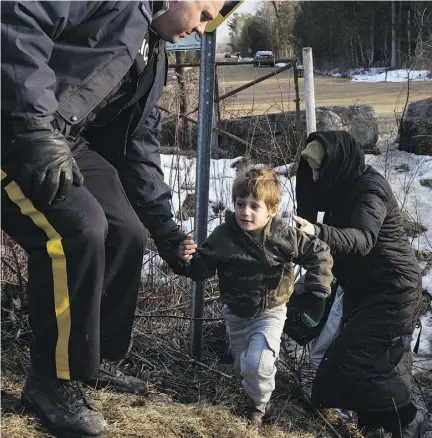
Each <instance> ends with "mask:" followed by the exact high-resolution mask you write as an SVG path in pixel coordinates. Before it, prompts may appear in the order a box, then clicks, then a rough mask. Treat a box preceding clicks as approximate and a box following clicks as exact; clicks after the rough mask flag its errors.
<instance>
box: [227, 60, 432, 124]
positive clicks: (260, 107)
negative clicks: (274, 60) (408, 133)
mask: <svg viewBox="0 0 432 438" xmlns="http://www.w3.org/2000/svg"><path fill="white" fill-rule="evenodd" d="M270 72H271V68H270V67H261V68H259V69H255V68H253V66H252V65H239V66H226V67H218V76H219V84H220V85H219V87H220V94H223V93H225V92H227V91H229V90H231V89H233V88H235V87H239V86H240V85H243V84H246V83H247V82H249V81H252V80H254V79H255V77H259V76H262V75H265V74H267V73H270ZM299 88H300V99H301V108H302V109H303V108H304V106H303V103H304V82H303V79H302V78H300V79H299ZM409 92H410V101H415V100H420V99H425V98H426V97H430V96H432V81H423V82H411V84H410V90H409ZM406 96H407V85H406V83H392V82H380V83H368V82H351V81H350V80H348V79H339V78H330V77H325V76H316V77H315V99H316V106H325V105H353V104H371V105H373V106H374V108H375V111H376V113H377V115H378V116H379V117H385V118H391V117H394V114H395V112H397V113H400V112H401V111H402V110H403V107H404V105H405V101H406ZM294 98H295V93H294V80H293V76H292V70H288V71H285V72H283V73H281V74H280V75H278V77H277V78H271V79H267V80H266V81H264V82H261V83H260V84H258V85H255V86H254V87H251V88H249V89H247V90H244V91H242V92H240V93H239V94H237V95H235V96H234V97H232V98H228V99H227V100H226V103H225V110H226V111H228V112H229V113H231V112H232V113H236V114H239V113H240V114H241V113H243V114H250V113H251V112H252V111H253V113H254V114H260V113H264V112H267V111H270V112H278V111H281V110H284V111H289V110H294V109H295V104H294V102H293V100H294Z"/></svg>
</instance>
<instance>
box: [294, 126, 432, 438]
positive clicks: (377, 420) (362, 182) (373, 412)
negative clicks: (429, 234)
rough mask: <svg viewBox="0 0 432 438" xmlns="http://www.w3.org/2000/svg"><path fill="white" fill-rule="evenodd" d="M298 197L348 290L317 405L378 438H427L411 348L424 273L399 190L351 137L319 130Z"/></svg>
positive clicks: (301, 218) (305, 222)
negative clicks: (350, 416) (341, 411)
mask: <svg viewBox="0 0 432 438" xmlns="http://www.w3.org/2000/svg"><path fill="white" fill-rule="evenodd" d="M296 197H297V205H298V207H297V213H298V217H295V220H296V221H297V224H298V225H299V226H300V229H302V230H304V231H305V232H309V233H311V234H315V235H316V236H318V237H319V238H320V239H321V240H323V241H324V242H325V243H327V245H329V247H330V249H331V252H332V255H333V258H334V268H333V274H334V275H335V277H336V278H337V280H338V281H339V284H340V286H341V287H342V288H343V290H344V327H343V329H342V332H341V334H340V335H339V337H338V338H337V339H336V340H335V341H334V342H333V343H332V344H331V345H330V347H329V349H328V350H327V352H326V354H325V356H324V358H323V360H322V362H321V364H320V367H319V369H318V371H317V374H316V378H315V382H314V387H313V391H312V402H313V404H314V405H315V406H316V407H318V408H330V407H334V408H345V409H350V410H355V411H357V413H358V417H359V426H360V427H361V428H363V429H364V430H366V431H374V432H372V434H374V435H373V436H380V434H382V433H383V429H384V430H385V431H387V432H390V433H392V437H403V438H408V437H420V436H421V435H422V434H423V433H424V431H425V430H426V429H427V428H428V424H427V423H428V421H427V419H426V417H425V415H424V414H423V413H422V412H421V411H418V410H417V408H416V407H415V406H414V404H413V403H412V401H411V379H412V355H411V350H410V343H411V337H412V333H413V331H414V328H415V326H416V323H417V321H418V318H419V309H420V299H421V274H420V269H419V266H418V263H417V260H416V258H415V255H414V252H413V249H412V247H411V245H410V244H409V242H408V239H407V236H406V234H405V232H404V229H403V227H402V218H401V215H400V210H399V207H398V205H397V202H396V199H395V197H394V195H393V193H392V190H391V188H390V185H389V184H388V182H387V181H386V180H385V179H384V178H383V177H382V176H381V174H380V173H378V172H377V171H376V170H375V169H374V168H372V167H371V166H368V165H366V164H365V157H364V154H363V152H362V151H361V150H360V147H359V146H358V144H357V143H356V141H355V139H354V138H353V137H352V136H351V135H350V134H349V133H347V132H344V131H328V132H316V133H312V134H311V135H310V136H309V138H308V140H307V147H306V148H305V150H304V151H303V153H302V158H301V160H300V164H299V167H298V171H297V185H296ZM318 211H321V212H325V215H324V220H323V223H322V224H319V223H316V221H317V213H318ZM367 433H369V434H370V436H372V435H371V432H367ZM377 433H378V435H377Z"/></svg>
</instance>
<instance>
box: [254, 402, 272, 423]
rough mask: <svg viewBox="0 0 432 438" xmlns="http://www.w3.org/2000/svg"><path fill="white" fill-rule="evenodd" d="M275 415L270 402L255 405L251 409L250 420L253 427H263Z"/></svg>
mask: <svg viewBox="0 0 432 438" xmlns="http://www.w3.org/2000/svg"><path fill="white" fill-rule="evenodd" d="M272 414H273V406H272V404H271V403H270V402H268V403H263V404H261V405H254V406H252V405H251V407H250V408H249V412H248V420H249V423H250V424H252V426H257V427H262V426H263V425H264V423H265V422H266V421H268V420H269V419H270V418H271V416H272Z"/></svg>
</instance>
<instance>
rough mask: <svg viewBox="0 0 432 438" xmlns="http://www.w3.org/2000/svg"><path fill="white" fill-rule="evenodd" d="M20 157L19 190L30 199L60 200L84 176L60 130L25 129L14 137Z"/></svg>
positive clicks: (47, 201) (45, 201)
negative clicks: (30, 130) (20, 187)
mask: <svg viewBox="0 0 432 438" xmlns="http://www.w3.org/2000/svg"><path fill="white" fill-rule="evenodd" d="M15 145H16V147H17V151H18V156H19V160H20V172H21V178H22V180H21V181H20V182H21V184H22V190H23V192H24V193H25V195H26V196H28V197H29V198H30V199H31V200H32V201H36V202H38V203H41V204H49V205H51V204H53V203H56V202H60V201H62V200H63V199H64V198H65V197H66V195H67V193H68V191H69V190H70V188H71V187H72V185H76V186H80V185H82V183H83V181H84V178H83V176H82V175H81V172H80V170H79V168H78V165H77V164H76V162H75V160H74V158H73V156H72V152H71V150H70V148H69V146H68V144H67V142H66V139H65V138H64V136H63V135H62V134H60V133H59V132H49V131H44V132H28V133H24V134H20V135H18V136H17V137H16V139H15Z"/></svg>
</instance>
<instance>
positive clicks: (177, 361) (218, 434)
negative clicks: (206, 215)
mask: <svg viewBox="0 0 432 438" xmlns="http://www.w3.org/2000/svg"><path fill="white" fill-rule="evenodd" d="M8 245H12V248H13V250H14V251H15V252H16V254H15V255H16V258H15V259H16V260H18V261H19V264H18V265H15V264H14V263H13V260H14V256H13V251H12V252H11V250H9V249H8V250H7V252H6V255H7V256H6V257H4V258H3V260H2V261H3V265H2V274H3V281H2V294H3V296H4V293H5V290H8V291H9V292H8V293H9V295H10V297H9V298H10V299H8V300H5V301H4V302H2V330H1V335H2V357H1V364H2V381H1V389H2V406H1V412H2V424H1V431H2V436H3V437H7V438H21V437H43V436H50V435H49V434H48V433H47V432H46V431H45V430H44V429H43V428H42V426H41V425H40V423H39V421H38V420H37V418H35V417H34V416H33V415H31V414H30V413H28V412H23V411H22V409H21V408H20V403H19V398H20V392H21V389H22V385H23V382H24V379H25V374H26V370H27V368H28V366H29V350H28V343H29V340H30V338H31V332H30V328H29V324H28V315H27V311H26V302H25V300H23V303H22V305H21V301H20V296H23V295H22V294H20V293H17V290H18V289H19V287H18V285H17V279H16V277H17V275H16V273H17V271H18V272H20V273H21V274H22V277H23V281H26V278H25V275H24V273H25V270H24V269H23V268H24V266H25V259H26V257H25V254H24V253H23V252H22V250H19V248H18V247H17V246H16V245H14V244H12V242H11V241H9V242H8ZM5 261H8V264H7V265H5V263H4V262H5ZM190 285H191V284H190V281H189V280H186V279H183V278H177V277H175V276H173V275H172V274H169V273H168V270H167V268H166V266H164V265H160V264H159V263H158V260H157V258H156V257H149V259H148V261H147V264H146V266H145V269H144V271H143V281H142V285H141V290H140V293H139V300H138V306H137V317H136V320H135V325H134V335H133V338H134V344H133V348H132V350H131V352H130V354H129V356H128V357H127V358H126V359H125V360H124V361H122V362H121V363H120V364H119V366H120V367H121V368H122V369H123V370H124V371H125V372H127V373H130V374H132V375H135V376H138V377H141V378H148V379H149V387H150V396H149V398H142V397H136V396H130V395H120V394H116V393H114V392H111V391H109V390H103V391H95V390H91V389H89V392H90V394H91V396H92V397H93V399H94V400H95V402H96V404H97V406H98V407H99V409H100V410H101V411H102V412H103V414H104V416H105V417H106V419H107V421H108V423H109V432H108V435H107V436H108V437H113V438H114V437H150V438H153V437H165V438H168V437H188V438H189V437H192V438H193V437H196V438H207V437H209V438H210V437H211V438H227V437H250V438H254V437H259V436H261V437H263V436H264V437H269V438H279V437H318V436H321V437H326V436H335V434H334V432H333V431H332V430H331V428H330V426H329V425H328V424H326V423H325V421H323V419H322V418H319V417H318V416H317V414H316V412H314V411H311V410H310V409H309V406H308V405H307V403H306V402H305V398H304V394H302V392H301V391H300V390H299V387H298V384H297V383H296V382H298V377H297V376H302V377H303V379H304V380H303V381H302V383H303V384H304V386H305V387H308V388H309V387H310V382H311V377H312V375H311V372H310V369H309V368H308V366H307V364H306V363H307V362H306V361H305V355H304V354H303V353H304V351H302V350H300V349H298V348H295V347H293V345H292V344H290V343H289V342H288V340H286V339H285V341H284V353H283V354H282V356H281V358H282V359H281V362H280V363H279V366H278V369H279V372H278V374H277V389H276V391H275V393H274V395H273V400H274V402H275V416H274V420H273V423H272V425H269V426H267V427H266V428H265V429H264V430H262V431H258V430H257V429H256V428H253V427H251V426H250V425H248V424H247V421H246V419H245V413H246V397H245V394H244V392H243V390H242V387H241V383H240V381H239V380H238V379H237V377H235V376H234V375H233V367H232V363H231V360H230V357H229V356H228V355H227V352H226V342H225V330H224V326H223V324H222V322H221V320H220V313H219V312H220V309H219V307H220V304H219V303H218V301H217V300H216V299H215V297H216V296H217V290H216V289H215V287H216V283H215V282H214V281H209V282H208V283H207V287H206V305H205V318H206V321H205V322H204V351H203V355H202V358H201V359H200V361H197V360H195V359H194V358H192V357H191V356H190V355H189V353H188V341H189V322H190V321H189V309H190V300H191V293H190ZM12 286H13V287H12ZM18 328H19V330H18ZM332 422H333V423H334V424H335V425H336V428H337V430H338V431H339V433H340V435H341V436H344V437H348V436H355V433H354V432H353V430H354V428H353V426H348V425H346V424H342V423H341V424H337V423H338V422H337V419H333V421H332Z"/></svg>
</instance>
